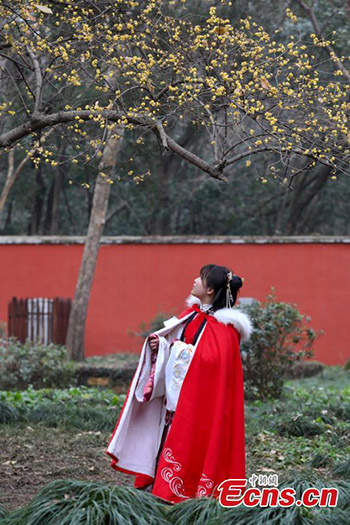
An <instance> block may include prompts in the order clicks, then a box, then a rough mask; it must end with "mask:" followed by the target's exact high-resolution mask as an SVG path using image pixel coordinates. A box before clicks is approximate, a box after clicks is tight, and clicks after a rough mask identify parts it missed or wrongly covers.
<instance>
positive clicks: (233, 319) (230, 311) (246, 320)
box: [186, 295, 253, 343]
mask: <svg viewBox="0 0 350 525" xmlns="http://www.w3.org/2000/svg"><path fill="white" fill-rule="evenodd" d="M200 302H201V301H200V299H198V297H195V296H194V295H189V296H188V297H187V299H186V305H187V306H193V305H194V304H200ZM214 317H215V319H217V320H218V321H219V323H223V324H233V326H234V327H235V328H236V329H237V330H238V331H239V333H240V334H241V342H242V343H244V342H245V341H248V339H249V338H250V336H251V333H252V331H253V325H252V322H251V320H250V317H249V316H248V315H247V314H246V313H244V312H242V311H241V310H239V309H238V308H220V310H216V312H214Z"/></svg>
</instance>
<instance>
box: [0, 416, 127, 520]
mask: <svg viewBox="0 0 350 525" xmlns="http://www.w3.org/2000/svg"><path fill="white" fill-rule="evenodd" d="M110 437H111V435H110V433H105V432H92V431H88V432H81V431H71V432H67V431H62V430H60V429H57V428H47V427H44V426H41V425H36V426H35V427H28V426H27V427H26V426H11V425H2V426H1V430H0V504H2V505H4V506H5V508H6V509H7V510H9V511H11V510H13V509H15V508H17V507H20V506H23V505H25V504H26V503H28V502H29V501H30V500H31V499H32V498H33V497H34V496H35V494H36V493H37V492H38V491H39V490H40V488H41V487H43V486H44V485H46V484H47V483H49V482H51V481H53V480H56V479H68V478H71V479H79V480H87V481H101V482H104V483H111V484H116V485H124V486H125V485H131V486H132V485H133V482H134V476H129V475H128V474H124V473H122V472H117V471H115V470H113V469H112V468H111V467H110V466H109V465H110V463H111V459H110V458H109V457H108V456H107V454H106V453H105V451H106V448H107V445H108V442H109V439H110Z"/></svg>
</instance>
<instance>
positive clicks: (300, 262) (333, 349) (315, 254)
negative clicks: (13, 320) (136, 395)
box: [0, 237, 350, 365]
mask: <svg viewBox="0 0 350 525" xmlns="http://www.w3.org/2000/svg"><path fill="white" fill-rule="evenodd" d="M6 239H7V240H6V241H5V240H3V241H2V240H1V237H0V275H1V279H0V320H2V321H5V322H7V303H8V301H9V299H11V298H12V297H13V296H17V297H55V296H61V297H73V295H74V289H75V284H76V280H77V274H78V270H79V265H80V259H81V255H82V250H83V245H82V244H43V241H42V240H41V243H40V244H12V243H10V242H11V241H9V238H6ZM22 239H23V238H22ZM25 239H26V241H25V242H27V241H28V242H33V240H30V238H25ZM41 239H43V238H41ZM116 239H117V238H115V241H114V242H113V243H112V244H108V245H102V246H101V248H100V252H99V257H98V263H97V268H96V273H95V279H94V283H93V287H92V291H91V297H90V304H89V310H88V318H87V325H86V337H85V345H86V355H87V356H91V355H101V354H105V353H113V352H135V353H139V352H140V347H141V342H140V339H138V338H136V337H135V336H131V335H130V334H129V333H128V330H135V331H137V330H138V328H139V326H140V324H141V322H142V321H145V322H148V321H150V320H151V319H152V318H153V317H154V316H155V315H156V313H157V312H158V311H165V312H169V313H171V314H175V315H176V314H178V313H179V312H180V311H181V310H182V309H183V306H184V301H185V298H186V297H187V295H188V294H189V292H190V290H191V288H192V283H193V279H194V278H195V277H197V276H198V273H199V269H200V267H201V266H202V265H204V264H207V263H215V264H223V265H227V266H231V268H232V269H233V270H234V272H235V273H237V274H238V275H241V276H243V277H244V278H245V282H244V286H243V288H242V290H241V296H242V297H255V298H257V299H259V300H262V299H264V297H265V296H266V295H267V294H268V293H269V291H270V288H271V286H274V287H275V289H276V296H277V299H278V300H281V301H287V302H294V303H296V304H297V305H298V307H299V309H300V311H301V312H302V313H304V314H307V315H310V316H311V317H312V323H311V325H312V327H313V328H315V329H322V330H324V331H325V334H324V335H323V336H321V337H320V338H319V340H318V341H317V342H316V345H315V350H316V356H315V357H316V359H318V360H320V361H322V362H324V363H326V364H329V365H334V364H344V363H345V362H346V360H347V358H350V349H349V343H348V333H347V330H348V323H349V319H348V315H349V312H348V310H347V305H348V304H349V297H350V293H349V292H350V274H349V268H350V245H349V244H347V243H346V242H334V240H333V241H332V242H324V243H321V242H319V241H318V242H314V243H313V242H309V241H308V242H305V243H304V242H300V240H299V242H281V241H278V242H276V243H271V242H270V241H269V242H267V243H261V242H256V238H255V240H254V239H252V240H251V243H249V242H248V243H247V240H246V239H245V242H240V243H236V242H237V241H235V243H233V244H232V238H231V241H230V240H229V239H227V240H226V243H223V242H222V240H221V241H220V243H213V242H211V243H210V242H209V241H210V238H208V237H207V238H205V239H204V240H203V242H201V243H198V242H197V243H194V242H192V243H191V242H189V239H186V241H185V243H182V244H177V243H173V244H163V243H161V244H159V243H153V244H152V243H151V244H149V243H145V242H138V243H120V239H119V241H118V242H117V241H116ZM177 239H178V238H177ZM221 239H222V238H221ZM145 241H146V239H145ZM17 242H18V241H17ZM69 242H71V240H70V241H69ZM163 242H164V240H163ZM177 242H178V241H177ZM230 242H231V243H230Z"/></svg>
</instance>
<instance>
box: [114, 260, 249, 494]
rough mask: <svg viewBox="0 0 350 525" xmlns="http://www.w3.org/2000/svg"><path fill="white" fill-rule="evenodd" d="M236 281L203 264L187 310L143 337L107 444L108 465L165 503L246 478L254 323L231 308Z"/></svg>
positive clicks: (222, 268)
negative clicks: (246, 350) (247, 354)
mask: <svg viewBox="0 0 350 525" xmlns="http://www.w3.org/2000/svg"><path fill="white" fill-rule="evenodd" d="M241 286H242V279H241V278H240V277H238V276H237V275H234V274H233V272H232V271H231V270H230V269H229V268H226V267H225V266H218V265H215V264H208V265H206V266H203V268H202V269H201V270H200V276H199V277H197V278H196V279H195V280H194V283H193V288H192V291H191V295H190V296H189V297H188V298H187V300H186V304H187V308H186V310H184V311H183V312H182V313H181V314H180V315H179V317H178V318H176V317H173V318H171V319H169V320H167V321H165V322H164V325H165V327H164V328H162V329H160V330H158V331H157V332H155V333H154V334H151V335H150V336H148V337H147V339H146V341H145V342H144V345H143V348H142V353H141V356H140V360H139V363H138V367H137V369H136V372H135V374H134V377H133V380H132V382H131V385H130V387H129V391H128V394H127V397H126V399H125V403H124V406H123V409H122V411H121V414H120V416H119V419H118V421H117V424H116V427H115V430H114V433H113V435H112V437H111V440H110V442H109V445H108V448H107V454H108V455H109V456H110V457H111V458H112V463H111V467H112V468H114V469H116V470H120V471H122V472H127V473H129V474H133V475H136V477H135V483H134V486H135V488H140V489H145V490H148V491H150V492H152V494H154V495H155V496H157V497H158V498H160V499H163V500H165V501H168V502H170V503H178V502H180V501H184V500H185V499H189V498H195V497H201V496H213V497H218V495H219V492H218V490H217V487H218V486H219V485H220V483H221V482H222V481H224V480H225V479H232V478H241V479H242V478H245V434H244V392H243V374H242V364H241V357H240V351H239V344H240V341H246V340H248V339H249V337H250V334H251V331H252V325H251V322H250V319H249V317H248V316H247V315H246V314H245V313H243V312H242V311H240V310H238V309H237V308H233V306H234V304H235V302H236V297H237V292H238V290H239V289H240V288H241Z"/></svg>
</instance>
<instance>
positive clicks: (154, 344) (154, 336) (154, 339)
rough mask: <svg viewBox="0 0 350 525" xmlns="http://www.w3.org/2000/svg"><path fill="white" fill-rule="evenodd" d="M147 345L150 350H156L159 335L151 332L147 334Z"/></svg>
mask: <svg viewBox="0 0 350 525" xmlns="http://www.w3.org/2000/svg"><path fill="white" fill-rule="evenodd" d="M148 341H149V346H150V347H151V350H152V352H156V351H157V350H158V348H159V337H158V336H157V334H151V335H149V336H148Z"/></svg>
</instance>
